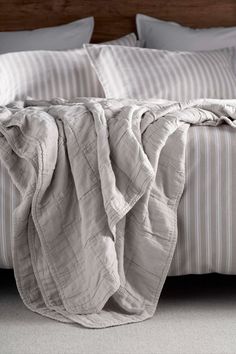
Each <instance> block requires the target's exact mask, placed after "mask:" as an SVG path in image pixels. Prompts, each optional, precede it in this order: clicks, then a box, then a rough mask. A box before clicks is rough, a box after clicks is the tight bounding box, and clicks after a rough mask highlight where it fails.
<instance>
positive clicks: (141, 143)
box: [0, 99, 236, 328]
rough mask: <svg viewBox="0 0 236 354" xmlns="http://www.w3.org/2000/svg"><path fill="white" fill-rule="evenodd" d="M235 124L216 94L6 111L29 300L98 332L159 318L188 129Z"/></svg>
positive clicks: (231, 110) (17, 262)
mask: <svg viewBox="0 0 236 354" xmlns="http://www.w3.org/2000/svg"><path fill="white" fill-rule="evenodd" d="M235 119H236V103H234V102H227V101H214V100H211V101H203V100H198V101H193V102H189V103H186V104H184V103H182V104H180V103H173V102H168V103H163V104H158V103H156V102H155V101H153V100H152V101H134V100H132V101H131V100H95V99H81V100H76V101H73V102H72V101H64V100H60V99H56V100H53V101H51V102H42V101H26V102H22V103H18V104H16V105H12V106H11V107H3V108H1V110H0V158H1V160H2V161H3V162H4V164H5V166H6V167H7V169H8V171H9V173H10V175H11V178H12V180H13V182H14V184H15V185H16V186H17V188H18V189H19V191H20V195H21V202H20V204H19V206H18V207H17V208H16V209H15V211H14V243H13V267H14V272H15V277H16V282H17V287H18V290H19V293H20V295H21V298H22V300H23V301H24V303H25V304H26V306H28V307H29V308H30V309H31V310H33V311H35V312H38V313H40V314H42V315H45V316H48V317H50V318H53V319H57V320H59V321H63V322H76V323H79V324H81V325H83V326H86V327H95V328H101V327H107V326H114V325H120V324H124V323H130V322H135V321H141V320H144V319H147V318H149V317H151V316H152V315H153V314H154V312H155V310H156V306H157V303H158V299H159V296H160V293H161V290H162V287H163V284H164V282H165V278H166V276H167V274H168V271H169V267H170V263H171V260H172V257H173V253H174V250H175V245H176V240H177V207H178V204H179V200H180V197H181V195H182V193H183V188H184V183H185V146H186V139H187V133H188V128H189V125H190V124H196V125H203V126H204V125H211V126H216V125H219V124H222V123H224V124H228V125H229V126H231V127H232V128H235V127H236V122H235ZM202 183H204V181H202Z"/></svg>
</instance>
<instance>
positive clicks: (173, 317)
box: [0, 270, 236, 354]
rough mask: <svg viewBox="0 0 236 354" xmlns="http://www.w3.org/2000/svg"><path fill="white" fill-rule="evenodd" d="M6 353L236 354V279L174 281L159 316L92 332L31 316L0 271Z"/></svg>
mask: <svg viewBox="0 0 236 354" xmlns="http://www.w3.org/2000/svg"><path fill="white" fill-rule="evenodd" d="M0 279H1V288H0V354H235V353H236V281H235V279H236V277H235V276H226V275H217V274H212V275H201V276H199V275H194V276H182V277H169V278H167V281H166V283H165V286H164V289H163V292H162V295H161V299H160V302H159V306H158V308H157V311H156V314H155V316H154V317H153V318H152V319H150V320H147V321H145V322H141V323H137V324H131V325H125V326H120V327H113V328H107V329H99V330H91V329H86V328H82V327H79V326H77V325H70V324H69V325H68V324H62V323H58V322H55V321H53V320H50V319H47V318H44V317H42V316H40V315H37V314H35V313H33V312H31V311H29V310H28V309H27V308H26V307H25V306H24V305H23V303H22V301H21V300H20V297H19V295H18V293H17V290H16V285H15V281H14V275H13V272H12V271H11V270H0Z"/></svg>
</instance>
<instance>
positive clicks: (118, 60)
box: [85, 44, 236, 101]
mask: <svg viewBox="0 0 236 354" xmlns="http://www.w3.org/2000/svg"><path fill="white" fill-rule="evenodd" d="M85 47H86V50H87V52H88V55H89V58H90V60H91V63H92V65H93V67H94V68H95V70H96V73H97V75H98V78H99V80H100V82H101V84H102V87H103V89H104V92H105V96H106V97H107V98H136V99H148V98H157V99H167V100H177V101H186V100H190V99H196V98H218V99H222V98H236V76H235V67H234V63H235V62H236V58H235V56H236V54H235V53H236V48H226V49H219V50H215V51H206V52H172V51H164V50H157V49H144V48H128V47H127V48H126V47H118V46H117V47H115V46H110V45H108V46H102V45H101V46H97V45H89V44H87V45H85Z"/></svg>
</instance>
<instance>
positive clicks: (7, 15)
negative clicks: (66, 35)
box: [0, 0, 236, 42]
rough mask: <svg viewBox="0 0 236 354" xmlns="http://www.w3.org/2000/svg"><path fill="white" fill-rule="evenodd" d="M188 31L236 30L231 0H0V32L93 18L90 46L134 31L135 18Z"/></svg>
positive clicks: (234, 5)
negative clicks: (178, 25) (142, 16)
mask: <svg viewBox="0 0 236 354" xmlns="http://www.w3.org/2000/svg"><path fill="white" fill-rule="evenodd" d="M136 13H143V14H147V15H150V16H154V17H157V18H159V19H164V20H171V21H177V22H179V23H181V24H183V25H187V26H190V27H212V26H236V1H235V0H81V1H80V0H0V31H12V30H25V29H34V28H39V27H48V26H56V25H59V24H64V23H67V22H70V21H73V20H76V19H78V18H83V17H87V16H94V17H95V31H94V36H93V39H92V40H93V42H100V41H106V40H111V39H115V38H117V37H120V36H122V35H124V34H127V33H129V32H132V31H135V14H136Z"/></svg>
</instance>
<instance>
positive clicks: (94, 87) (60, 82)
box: [0, 33, 140, 105]
mask: <svg viewBox="0 0 236 354" xmlns="http://www.w3.org/2000/svg"><path fill="white" fill-rule="evenodd" d="M103 44H112V45H122V46H136V45H137V46H138V45H140V44H139V43H138V41H137V38H136V35H135V34H134V33H130V34H128V35H126V36H124V37H121V38H118V39H116V40H113V41H111V42H107V43H103ZM27 97H31V98H34V99H42V100H46V99H48V100H49V99H52V98H53V97H63V98H67V99H72V98H74V97H104V91H103V88H102V86H101V84H100V82H99V80H98V78H97V75H96V73H95V71H94V70H93V69H92V67H91V64H90V62H89V60H88V57H87V54H86V51H85V49H83V48H80V49H74V50H65V51H53V50H47V51H46V50H34V51H26V52H23V51H21V52H16V53H7V54H3V55H0V105H7V104H9V103H11V102H13V101H16V100H24V99H26V98H27Z"/></svg>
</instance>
